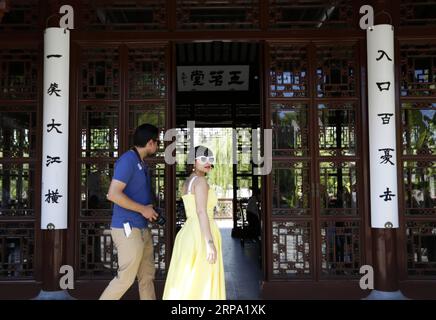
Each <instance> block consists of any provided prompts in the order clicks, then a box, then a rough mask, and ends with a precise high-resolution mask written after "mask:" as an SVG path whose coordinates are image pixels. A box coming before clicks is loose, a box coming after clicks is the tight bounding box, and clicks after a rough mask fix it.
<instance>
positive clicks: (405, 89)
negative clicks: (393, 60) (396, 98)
mask: <svg viewBox="0 0 436 320" xmlns="http://www.w3.org/2000/svg"><path fill="white" fill-rule="evenodd" d="M400 64H401V78H400V83H401V96H403V97H418V96H436V44H430V43H426V44H402V45H401V46H400Z"/></svg>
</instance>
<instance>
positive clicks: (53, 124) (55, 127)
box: [47, 119, 62, 133]
mask: <svg viewBox="0 0 436 320" xmlns="http://www.w3.org/2000/svg"><path fill="white" fill-rule="evenodd" d="M60 126H61V124H60V123H54V119H51V123H49V124H48V125H47V132H50V131H52V130H53V129H55V130H56V131H57V132H58V133H62V131H60V130H59V129H58V128H57V127H60Z"/></svg>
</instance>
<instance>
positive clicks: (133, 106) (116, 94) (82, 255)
mask: <svg viewBox="0 0 436 320" xmlns="http://www.w3.org/2000/svg"><path fill="white" fill-rule="evenodd" d="M167 59H168V53H167V46H166V45H164V44H162V45H161V44H147V45H137V46H133V45H131V46H126V45H114V46H106V47H103V46H99V47H87V46H83V47H81V48H80V55H79V70H78V83H77V86H78V95H79V101H78V108H79V114H78V121H77V122H78V123H77V125H78V129H79V130H78V131H79V135H80V136H79V137H78V139H79V142H80V143H79V146H78V149H79V153H78V158H77V160H78V168H77V170H78V172H79V176H78V180H79V182H78V185H79V186H80V190H79V192H77V194H75V199H76V200H75V201H77V202H78V204H79V208H80V209H79V212H80V214H79V217H78V219H77V220H76V221H77V224H78V226H77V230H78V237H79V239H78V243H79V247H78V250H77V253H76V254H77V255H78V264H79V265H78V269H79V270H80V272H79V276H80V277H81V278H82V279H83V278H88V279H89V278H94V277H103V278H110V277H111V276H112V275H113V274H115V273H116V270H117V268H118V266H117V259H116V249H115V248H114V247H113V244H112V241H111V237H110V220H111V215H112V204H111V203H110V202H109V201H108V200H107V199H106V193H107V191H108V187H109V184H110V181H111V178H112V175H113V170H114V163H115V161H116V159H117V158H118V157H119V156H120V155H121V154H122V153H124V152H125V151H127V150H128V148H129V147H130V146H132V136H133V132H134V130H135V128H136V127H137V126H138V125H140V124H142V123H151V124H153V125H156V126H157V127H159V128H160V129H161V130H164V129H165V128H166V107H167V96H168V87H167V61H168V60H167ZM161 139H162V140H163V132H162V137H161ZM163 148H164V146H163V144H161V147H160V151H159V152H158V155H157V157H156V158H154V159H152V160H150V161H149V167H150V171H151V174H152V183H153V189H154V190H155V191H156V199H157V203H158V204H159V205H160V206H161V207H162V208H163V209H164V210H165V201H166V200H167V199H166V198H165V197H164V195H165V193H166V190H165V187H166V184H165V163H164V161H163ZM152 235H153V241H154V245H155V266H156V273H157V274H156V276H157V278H158V279H159V278H162V277H164V275H165V271H166V267H167V266H166V251H165V245H166V237H167V229H166V226H165V227H158V226H157V225H153V228H152Z"/></svg>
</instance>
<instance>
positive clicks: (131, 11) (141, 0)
mask: <svg viewBox="0 0 436 320" xmlns="http://www.w3.org/2000/svg"><path fill="white" fill-rule="evenodd" d="M81 8H82V15H83V21H82V29H84V30H92V31H108V30H116V31H146V30H165V29H167V19H168V16H167V11H166V1H163V0H129V1H122V0H83V1H82V6H81Z"/></svg>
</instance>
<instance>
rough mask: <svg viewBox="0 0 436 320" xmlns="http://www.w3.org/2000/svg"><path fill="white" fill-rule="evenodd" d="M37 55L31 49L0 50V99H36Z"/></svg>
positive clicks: (36, 52)
mask: <svg viewBox="0 0 436 320" xmlns="http://www.w3.org/2000/svg"><path fill="white" fill-rule="evenodd" d="M2 25H3V22H2V23H1V24H0V30H1V26H2ZM38 54H39V51H38V50H37V49H31V48H28V49H0V99H14V100H16V99H26V100H33V99H36V95H37V90H38V89H37V88H38V87H37V81H38V77H37V72H38V59H37V58H38Z"/></svg>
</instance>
